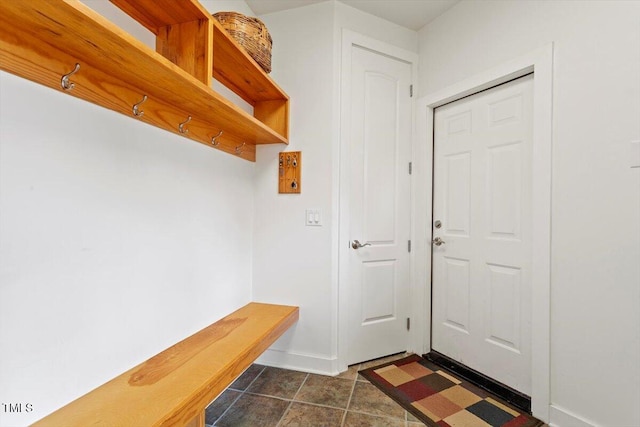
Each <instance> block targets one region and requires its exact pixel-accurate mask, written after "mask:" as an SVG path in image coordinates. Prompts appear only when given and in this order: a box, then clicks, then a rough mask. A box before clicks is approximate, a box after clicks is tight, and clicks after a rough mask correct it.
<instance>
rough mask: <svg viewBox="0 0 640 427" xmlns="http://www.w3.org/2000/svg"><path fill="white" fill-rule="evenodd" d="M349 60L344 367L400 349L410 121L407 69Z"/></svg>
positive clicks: (394, 63)
mask: <svg viewBox="0 0 640 427" xmlns="http://www.w3.org/2000/svg"><path fill="white" fill-rule="evenodd" d="M351 62H352V63H351V94H350V96H351V102H350V105H351V113H350V141H349V152H350V156H349V161H350V164H349V177H348V179H349V232H350V235H351V241H350V242H349V244H350V245H351V249H349V272H350V274H349V276H350V277H349V281H348V283H347V284H346V286H348V287H349V293H348V295H349V297H348V301H349V306H350V307H349V308H350V309H349V313H348V315H349V322H348V323H349V332H348V351H347V354H348V356H347V358H348V363H349V364H352V363H357V362H361V361H365V360H370V359H374V358H377V357H381V356H385V355H388V354H393V353H397V352H401V351H405V350H406V349H407V346H408V339H409V334H408V330H407V318H408V317H409V314H408V313H409V298H408V293H409V248H408V242H409V238H410V204H411V200H410V197H411V188H410V186H411V182H410V175H409V161H410V156H411V120H412V119H411V100H410V84H411V64H409V63H407V62H404V61H401V60H398V59H395V58H391V57H389V56H387V55H383V54H381V53H378V52H374V51H371V50H368V49H365V48H361V47H358V46H353V49H352V56H351ZM356 241H358V242H360V244H362V245H364V246H362V247H358V244H357V243H355V242H356ZM345 244H346V242H345Z"/></svg>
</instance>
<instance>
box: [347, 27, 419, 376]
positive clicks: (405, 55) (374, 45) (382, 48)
mask: <svg viewBox="0 0 640 427" xmlns="http://www.w3.org/2000/svg"><path fill="white" fill-rule="evenodd" d="M354 46H359V47H362V48H365V49H369V50H371V51H374V52H378V53H381V54H384V55H387V56H390V57H392V58H397V59H399V60H402V61H404V62H408V63H410V64H411V75H412V76H417V75H418V74H417V72H418V55H417V54H416V53H414V52H410V51H408V50H405V49H402V48H399V47H396V46H393V45H390V44H388V43H385V42H381V41H379V40H376V39H373V38H371V37H367V36H364V35H362V34H359V33H356V32H354V31H351V30H346V29H343V30H342V45H341V67H340V74H341V75H340V77H341V80H340V82H341V84H340V94H341V96H340V160H339V163H340V179H339V184H338V187H339V195H340V196H339V200H338V207H337V212H338V215H339V222H338V223H339V229H338V232H337V236H336V238H337V241H336V245H337V248H338V272H337V273H338V290H337V297H338V304H337V307H338V313H337V314H338V315H337V324H336V334H335V336H336V337H337V342H336V347H337V348H336V351H337V355H338V360H337V371H338V372H342V371H345V370H346V369H347V348H348V345H349V341H348V336H347V331H348V323H347V321H348V316H347V313H348V310H349V301H348V292H347V284H348V281H349V251H351V250H352V249H351V246H350V245H349V240H350V238H351V237H350V229H349V184H350V183H349V161H350V159H349V130H350V127H349V112H350V111H351V105H350V96H347V95H348V94H349V93H350V92H351V83H350V80H351V55H352V48H353V47H354ZM416 90H417V89H416V87H415V82H414V88H413V91H414V94H415V93H417V92H416ZM413 99H414V100H412V105H411V116H412V119H411V123H412V128H413V129H412V132H411V148H412V152H413V151H415V142H416V139H415V126H414V125H413V124H415V95H414V98H413ZM411 182H412V185H411V187H412V191H411V194H412V202H411V203H412V206H411V218H412V219H411V221H412V223H413V221H414V214H415V209H414V207H413V194H414V187H415V186H414V183H415V180H414V178H413V176H412V178H411ZM411 230H412V231H411V235H412V237H413V224H412V227H411ZM409 263H410V267H409V270H410V288H411V292H414V290H415V289H414V288H415V284H416V283H417V282H416V280H415V277H414V275H413V273H414V268H413V266H414V265H415V257H414V251H413V250H412V252H411V253H410V257H409ZM418 307H419V308H420V309H422V308H423V305H422V304H415V303H414V302H413V301H412V305H411V308H410V312H411V318H412V322H411V324H412V326H411V331H410V348H408V349H407V350H410V351H416V352H418V351H419V349H420V348H422V342H423V336H424V328H423V327H417V326H418V324H419V322H414V321H413V319H414V317H415V316H416V315H417V314H416V309H418ZM414 325H415V326H416V327H414Z"/></svg>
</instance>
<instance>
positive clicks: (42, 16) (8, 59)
mask: <svg viewBox="0 0 640 427" xmlns="http://www.w3.org/2000/svg"><path fill="white" fill-rule="evenodd" d="M114 3H115V4H116V5H117V6H119V7H122V8H123V10H125V12H127V13H129V14H131V16H133V17H134V18H136V19H138V20H139V21H140V22H141V23H142V24H143V25H145V26H146V27H147V28H149V29H150V30H151V31H153V32H154V33H155V34H156V35H157V37H158V38H157V40H158V42H157V45H156V47H157V48H158V50H160V51H161V53H158V52H154V51H153V50H152V49H150V48H149V47H147V46H146V45H144V44H142V43H141V42H139V41H138V40H136V39H135V38H133V37H132V36H130V35H129V34H128V33H126V32H124V31H122V30H121V29H120V28H119V27H117V26H115V25H114V24H112V23H111V22H109V21H108V20H106V19H105V18H103V17H102V16H101V15H99V14H97V13H96V12H94V11H93V10H92V9H90V8H88V7H87V6H85V5H83V4H82V3H80V2H78V1H76V0H37V1H28V2H22V1H7V2H0V68H1V69H3V70H5V71H8V72H10V73H13V74H16V75H19V76H22V77H25V78H27V79H30V80H32V81H35V82H37V83H41V84H44V85H46V86H49V87H51V88H54V89H57V90H60V91H63V89H62V87H61V85H60V79H61V76H62V75H64V74H66V73H69V72H70V71H71V70H73V68H74V66H75V64H76V63H78V64H80V70H79V71H78V72H77V73H76V74H74V75H72V76H71V77H70V80H71V81H72V82H73V83H74V84H75V87H74V88H73V89H72V90H69V91H65V93H69V94H71V95H73V96H77V97H79V98H82V99H85V100H87V101H90V102H93V103H95V104H98V105H101V106H103V107H106V108H109V109H111V110H114V111H117V112H120V113H122V114H125V115H128V116H130V117H134V116H133V114H132V107H133V105H134V104H135V103H138V102H139V101H140V100H141V99H142V98H143V95H146V96H147V97H148V99H147V101H146V102H144V103H142V104H141V105H140V110H142V111H143V112H144V114H143V115H142V116H140V117H136V118H135V119H136V120H142V121H144V122H147V123H149V124H151V125H154V126H157V127H160V128H163V129H165V130H168V131H170V132H174V133H177V134H180V135H183V136H185V137H188V138H190V139H193V140H195V141H198V142H201V143H204V144H207V145H210V146H211V138H212V137H213V136H215V135H217V134H218V133H219V132H220V131H223V134H222V136H221V137H220V138H218V140H217V141H218V142H219V145H217V146H216V148H218V149H221V150H224V151H227V152H230V153H232V154H234V155H239V156H240V157H242V158H245V159H247V160H252V161H255V144H270V143H284V144H286V143H288V139H287V138H288V101H289V100H288V97H287V95H286V94H285V93H284V92H283V91H282V90H281V89H280V88H279V87H278V86H277V85H276V84H275V83H273V81H272V80H271V79H270V78H269V77H268V76H267V75H266V74H265V73H264V72H263V71H262V70H261V69H259V67H258V65H257V64H255V62H253V60H252V59H251V58H250V57H248V55H246V53H245V52H244V51H241V50H240V49H239V46H238V45H237V44H236V43H235V41H233V40H231V39H230V38H229V37H228V35H227V34H226V33H224V34H223V35H221V34H222V33H220V31H221V29H218V30H216V28H218V27H219V24H218V23H217V22H214V21H215V20H214V19H213V18H210V17H209V16H208V14H207V12H206V10H205V9H204V8H203V7H202V6H200V5H199V3H197V2H196V1H191V0H153V1H149V0H136V1H133V0H114ZM132 5H134V6H135V7H133V6H132ZM185 19H187V20H189V21H184V20H185ZM164 24H167V25H164ZM152 28H155V30H154V29H152ZM222 31H224V30H222ZM215 39H218V43H215V42H214V41H213V40H215ZM187 41H188V42H189V43H187ZM231 47H235V48H236V50H237V51H236V52H233V53H232V51H233V49H231ZM238 51H239V52H238ZM198 52H199V53H198ZM165 56H166V57H165ZM216 56H219V57H220V58H218V59H217V60H216V59H215V58H216ZM239 58H240V59H239ZM243 58H244V59H243ZM214 64H217V69H218V71H216V65H214ZM248 70H249V71H248ZM236 71H237V72H238V75H239V76H242V77H241V79H243V80H244V82H238V78H237V77H234V76H233V75H234V74H235V73H236ZM212 74H213V75H215V76H218V75H224V76H227V77H223V78H220V80H222V82H223V83H226V84H227V85H228V86H229V87H230V89H232V90H234V91H235V92H236V93H238V95H240V96H241V97H242V98H244V99H248V100H250V101H248V102H250V103H251V104H252V105H254V116H251V115H250V114H248V113H246V112H245V111H243V110H241V109H240V108H238V107H237V106H235V105H234V104H232V103H231V102H230V101H228V100H227V99H225V98H224V97H222V96H221V95H219V94H218V93H216V92H215V91H214V90H213V89H211V88H210V86H209V84H208V83H209V81H210V77H211V75H212ZM229 76H232V77H229ZM188 117H191V120H190V121H189V122H188V123H187V124H186V125H185V128H186V129H188V132H187V133H180V132H179V127H178V125H179V124H180V123H183V122H185V121H186V120H187V118H188ZM243 144H244V145H243ZM238 147H241V148H238ZM238 150H239V153H238V152H237V151H238Z"/></svg>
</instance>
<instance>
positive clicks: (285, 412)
mask: <svg viewBox="0 0 640 427" xmlns="http://www.w3.org/2000/svg"><path fill="white" fill-rule="evenodd" d="M309 375H311V374H309V373H307V375H306V376H305V377H304V380H302V383H301V384H300V387H298V390H297V391H296V392H295V394H294V395H293V397H292V398H291V401H290V402H289V405H288V406H287V409H285V411H284V412H283V413H282V416H281V417H280V421H278V424H276V427H278V426H279V425H281V423H282V420H284V417H285V416H286V415H287V412H289V409H291V406H292V405H293V402H294V401H295V399H296V396H297V395H298V393H300V390H302V387H303V386H304V385H305V383H306V382H307V379H308V378H309ZM273 397H275V396H273Z"/></svg>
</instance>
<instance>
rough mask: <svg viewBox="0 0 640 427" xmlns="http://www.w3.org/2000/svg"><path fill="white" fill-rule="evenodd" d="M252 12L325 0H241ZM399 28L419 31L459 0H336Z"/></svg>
mask: <svg viewBox="0 0 640 427" xmlns="http://www.w3.org/2000/svg"><path fill="white" fill-rule="evenodd" d="M245 1H246V2H247V4H248V5H249V7H250V8H251V10H253V12H254V13H255V14H256V15H265V14H267V13H273V12H279V11H281V10H287V9H294V8H296V7H302V6H307V5H310V4H314V3H322V2H323V1H326V0H245ZM339 1H340V2H342V3H344V4H347V5H349V6H352V7H355V8H356V9H360V10H362V11H363V12H367V13H370V14H372V15H375V16H378V17H380V18H383V19H386V20H387V21H391V22H395V23H396V24H398V25H401V26H403V27H406V28H409V29H412V30H416V31H417V30H419V29H420V28H422V27H424V26H425V25H426V24H427V23H429V22H431V21H432V20H433V19H435V18H437V17H438V16H440V15H442V14H443V13H444V12H445V11H446V10H448V9H450V8H451V7H453V6H454V5H455V4H456V3H458V1H460V0H339Z"/></svg>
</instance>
